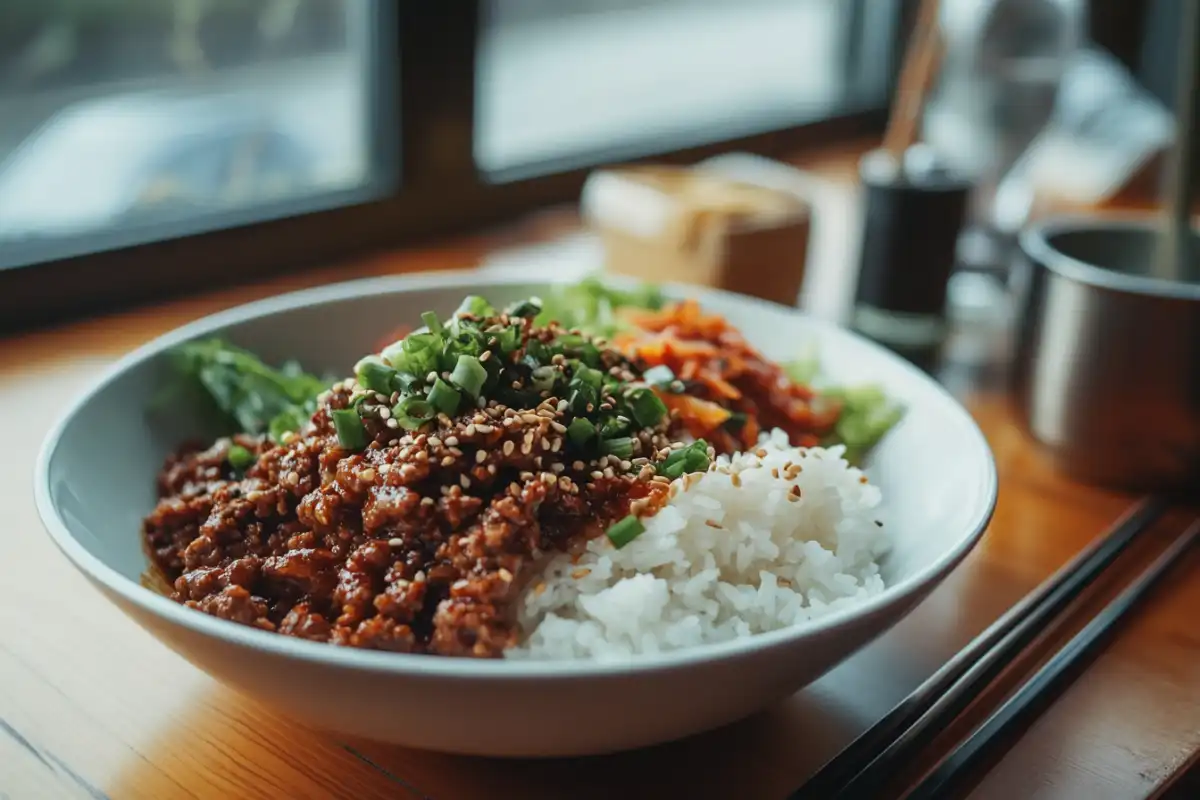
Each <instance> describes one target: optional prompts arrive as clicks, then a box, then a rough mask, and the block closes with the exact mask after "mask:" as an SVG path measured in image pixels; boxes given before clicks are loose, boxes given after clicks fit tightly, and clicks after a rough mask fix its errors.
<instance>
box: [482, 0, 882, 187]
mask: <svg viewBox="0 0 1200 800" xmlns="http://www.w3.org/2000/svg"><path fill="white" fill-rule="evenodd" d="M864 5H867V6H874V5H878V6H881V7H882V6H886V7H888V10H890V9H892V7H893V6H895V3H892V2H891V1H890V0H867V2H865V3H863V2H860V0H738V1H737V2H730V1H729V0H640V1H634V0H485V2H484V3H483V5H482V14H481V20H482V21H481V31H480V44H479V52H478V61H477V75H476V86H477V89H476V135H475V157H476V162H477V164H478V166H479V167H480V168H481V170H482V171H483V172H484V173H486V174H487V175H489V176H491V177H493V178H497V179H501V180H502V179H504V178H505V177H507V176H524V175H529V174H544V173H547V172H553V171H558V170H559V169H561V168H562V167H563V166H564V165H568V164H569V165H570V166H583V165H586V164H594V163H598V162H600V161H605V160H609V159H611V158H620V157H626V156H633V155H644V154H648V153H652V152H656V151H665V150H671V149H677V148H679V147H683V146H689V145H695V144H701V143H705V142H711V141H717V140H721V139H727V138H733V137H736V136H741V135H748V134H753V133H758V132H761V131H766V130H772V129H776V128H781V127H789V126H793V125H798V124H803V123H806V122H810V121H816V120H820V119H822V118H827V117H830V116H833V115H836V114H839V113H844V112H846V111H848V110H851V108H852V107H853V106H854V105H855V103H856V100H857V98H856V97H855V94H856V93H855V91H854V88H855V87H857V86H858V85H860V76H858V75H857V74H856V72H855V69H854V64H853V63H852V60H859V59H861V58H863V57H865V55H866V54H863V53H861V52H858V53H857V56H855V57H854V58H853V59H852V53H855V52H857V49H852V43H853V42H855V41H856V38H855V37H861V33H862V32H861V31H860V30H858V28H861V26H862V23H863V19H864V17H867V16H870V18H871V21H872V23H873V24H875V25H876V26H877V27H878V26H880V25H883V26H887V25H890V24H891V20H892V17H894V14H891V13H889V14H885V15H884V17H886V19H884V18H880V15H879V14H876V13H874V12H875V11H876V10H877V9H869V10H870V11H871V14H869V15H868V14H864V13H862V7H863V6H864ZM875 39H876V40H877V39H878V37H875ZM876 69H878V70H883V69H886V65H885V64H879V66H878V67H876Z"/></svg>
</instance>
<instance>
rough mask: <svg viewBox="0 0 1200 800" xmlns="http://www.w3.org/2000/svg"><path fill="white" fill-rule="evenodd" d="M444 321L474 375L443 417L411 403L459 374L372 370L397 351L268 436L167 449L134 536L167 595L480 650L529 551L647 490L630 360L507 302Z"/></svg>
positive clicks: (397, 647)
mask: <svg viewBox="0 0 1200 800" xmlns="http://www.w3.org/2000/svg"><path fill="white" fill-rule="evenodd" d="M438 327H439V328H440V323H438ZM464 329H465V330H466V333H463V332H462V331H463V330H464ZM456 330H457V331H458V332H457V333H455V336H458V337H459V338H462V337H466V338H465V339H463V341H467V340H469V339H470V337H471V336H474V337H475V338H476V339H478V340H479V344H478V345H477V346H475V350H476V351H478V355H477V356H476V355H472V356H468V357H467V362H468V363H467V366H468V367H470V368H471V369H474V370H476V371H478V367H479V366H482V367H484V368H485V371H486V375H487V378H486V382H485V383H484V384H483V385H482V386H479V385H476V386H474V387H473V388H475V389H476V391H475V392H469V391H463V390H461V388H460V390H456V391H455V392H454V393H453V394H454V396H455V397H457V398H460V399H461V403H460V404H459V405H458V407H457V408H455V410H454V413H449V414H448V413H445V411H444V410H443V411H438V412H437V413H436V415H434V414H433V413H431V412H432V411H434V408H432V407H431V406H430V402H429V401H432V400H437V401H438V402H439V403H440V404H441V405H442V407H443V408H446V406H445V396H446V394H445V392H443V391H441V390H443V389H446V388H448V387H450V386H460V387H461V385H466V386H467V387H468V388H472V387H471V384H472V383H474V381H472V380H471V379H470V376H469V375H467V374H466V373H465V372H464V373H463V375H461V376H460V377H459V378H458V380H459V384H455V383H454V382H453V381H452V378H453V377H454V376H455V375H459V372H460V371H459V370H456V371H454V372H453V373H452V372H451V371H450V370H443V371H442V372H441V373H438V372H437V371H436V370H432V371H430V373H429V374H428V375H426V376H424V377H423V378H418V379H417V381H416V383H415V385H414V384H413V382H412V380H411V378H412V377H413V376H411V375H408V376H405V375H403V374H399V373H397V372H396V370H394V369H392V367H391V366H390V364H391V363H396V362H399V363H402V364H408V365H409V366H410V367H411V363H410V362H409V361H406V360H405V357H404V356H402V355H400V356H395V355H393V358H392V361H391V362H389V361H388V360H387V359H386V358H378V357H377V358H375V359H373V360H370V361H367V362H365V363H364V364H363V365H360V368H359V371H358V377H357V378H356V379H348V380H345V381H342V382H340V383H338V384H336V385H334V386H333V388H332V389H330V390H329V391H328V392H326V393H325V394H324V395H322V396H321V397H320V398H319V402H318V406H317V411H316V413H315V414H314V415H313V416H312V419H311V421H310V422H309V423H308V424H307V425H305V426H304V427H303V428H301V429H300V430H299V431H296V432H294V433H288V434H285V435H283V436H282V437H281V438H280V441H279V442H278V443H276V442H275V441H272V440H271V439H269V438H267V437H265V436H247V435H240V436H235V437H232V438H227V439H222V440H219V441H218V442H216V443H215V444H213V445H211V446H209V447H206V448H202V447H188V448H185V449H184V450H182V451H181V452H180V453H178V454H177V455H175V456H173V457H172V458H170V459H169V460H168V461H167V463H166V465H165V466H164V468H163V470H162V472H161V473H160V475H159V480H158V490H159V497H160V499H159V502H158V505H157V507H156V508H155V509H154V511H153V513H151V514H150V515H149V516H148V517H147V518H146V519H145V522H144V525H143V533H144V536H145V539H146V544H147V547H148V550H149V552H150V554H151V557H152V559H153V561H154V564H155V565H156V566H157V567H158V568H159V569H160V570H161V571H162V572H163V573H164V575H165V576H166V578H167V579H168V581H170V582H171V583H172V586H173V593H172V597H173V599H175V600H176V601H178V602H180V603H183V604H185V605H187V606H189V607H191V608H194V609H197V610H199V611H202V612H205V613H208V614H212V615H215V616H217V617H220V618H222V619H227V620H232V621H234V622H238V623H242V624H245V625H249V626H253V627H256V628H260V629H263V630H267V631H274V632H277V633H281V634H286V635H290V636H297V637H301V638H304V639H310V640H314V641H320V642H330V643H334V644H339V645H346V646H353V647H363V648H372V649H379V650H389V651H396V652H408V653H430V654H438V655H446V656H475V657H496V656H499V655H501V654H502V653H503V651H504V650H505V649H506V648H508V647H510V646H512V645H514V644H515V643H516V642H517V641H518V639H519V637H520V634H521V632H520V631H519V630H518V629H517V626H516V623H515V619H516V607H515V604H516V602H517V601H518V599H519V598H520V596H521V593H522V591H523V590H524V589H525V588H526V587H527V586H528V583H529V581H530V580H535V579H536V574H537V571H538V567H539V563H540V561H541V559H542V558H543V557H544V556H545V555H546V554H549V553H552V552H557V551H568V552H573V551H575V550H576V549H578V548H581V547H582V546H583V545H584V544H585V543H586V542H587V541H588V540H589V539H591V538H592V537H595V536H597V535H603V534H604V532H605V531H606V529H607V528H608V526H610V525H612V524H613V523H614V522H616V521H619V520H622V519H625V518H627V517H628V515H630V514H633V515H635V516H636V515H644V514H648V513H652V512H653V510H654V509H656V508H657V507H658V506H659V505H661V504H662V503H663V502H665V500H666V496H667V491H668V488H669V481H668V479H667V478H666V477H664V476H663V475H660V474H658V470H656V466H655V465H656V464H662V463H663V462H664V460H665V459H668V458H669V457H670V454H671V452H673V451H672V445H671V444H670V440H669V438H668V437H667V435H666V433H667V430H668V427H669V425H670V418H669V415H667V414H666V413H665V409H662V411H663V412H664V413H659V412H658V411H656V410H655V409H654V407H653V403H654V401H652V400H649V399H647V398H646V396H645V395H646V393H647V392H648V390H646V389H645V388H644V387H641V386H639V385H638V384H637V382H636V379H637V376H638V370H637V368H636V365H634V364H632V363H631V362H629V361H628V360H627V359H626V358H624V357H623V356H621V355H620V354H619V353H617V352H616V351H613V350H611V349H607V348H606V347H605V346H604V343H603V342H600V341H592V340H589V339H587V338H586V337H583V336H581V335H580V334H579V333H578V332H576V331H564V330H562V329H559V328H557V327H555V326H550V327H545V328H534V327H533V325H532V323H531V322H530V321H529V319H526V318H522V317H520V316H513V317H509V316H507V315H496V316H491V317H486V318H484V317H474V316H472V315H471V314H470V313H466V314H464V315H462V316H461V317H460V327H459V328H458V329H456ZM510 331H511V332H510ZM417 335H419V336H428V335H429V333H428V332H427V331H426V332H424V333H420V334H417ZM448 337H449V334H441V335H440V337H438V336H435V337H434V338H435V339H436V341H435V342H434V343H435V344H438V343H440V342H442V341H443V340H445V341H447V342H449V341H450V339H449V338H448ZM467 343H468V344H469V343H470V342H469V341H468V342H467ZM418 344H419V342H418ZM425 344H427V345H428V344H429V343H428V342H425ZM446 347H447V348H449V347H452V345H451V344H447V345H446ZM400 352H401V351H399V350H397V351H395V353H400ZM384 355H385V356H386V355H387V353H386V352H385V354H384ZM489 361H491V362H492V363H488V362H489ZM585 362H587V363H585ZM588 363H590V364H592V365H593V366H588V365H587V364H588ZM443 365H444V364H443ZM460 366H461V364H460ZM364 369H365V370H366V373H364ZM372 369H374V370H375V371H374V373H372V372H371V370H372ZM467 372H470V370H467ZM478 374H479V375H481V376H482V375H483V374H484V373H483V372H479V373H478ZM364 375H365V377H364ZM464 376H465V377H464ZM597 376H600V377H597ZM405 379H407V382H405ZM480 380H482V378H481V379H480ZM361 381H366V383H367V384H371V385H374V386H375V388H369V387H368V386H365V385H364V383H362V382H361ZM381 381H382V383H381ZM587 386H592V387H593V388H592V389H587V388H586V387H587ZM393 387H396V388H395V389H394V390H393V391H391V392H389V391H388V390H389V389H392V388H393ZM631 387H632V388H631ZM380 389H382V391H380ZM489 395H491V396H489ZM645 403H650V408H651V411H654V413H649V412H646V411H645V407H644V404H645ZM639 404H641V405H642V408H641V409H640V410H639ZM464 406H465V407H464ZM410 412H411V413H410ZM401 414H404V415H406V416H404V417H402V418H400V417H399V415H401ZM413 414H416V418H417V423H419V424H414V416H413ZM422 415H425V416H427V417H428V419H425V420H421V416H422ZM656 417H657V418H656ZM402 421H403V424H401V422H402ZM406 428H408V429H407V430H406ZM356 440H357V441H356ZM679 447H680V446H679V445H678V444H676V445H674V448H675V451H677V450H678V448H679ZM235 456H236V457H235ZM242 462H245V463H246V464H248V466H247V467H246V468H245V470H244V472H243V471H241V470H239V469H238V468H237V467H236V466H235V464H241V463H242Z"/></svg>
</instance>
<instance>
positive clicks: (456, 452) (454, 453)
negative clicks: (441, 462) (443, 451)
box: [449, 447, 462, 458]
mask: <svg viewBox="0 0 1200 800" xmlns="http://www.w3.org/2000/svg"><path fill="white" fill-rule="evenodd" d="M449 453H450V455H452V456H454V457H455V458H462V450H459V449H458V448H457V447H451V448H450V449H449Z"/></svg>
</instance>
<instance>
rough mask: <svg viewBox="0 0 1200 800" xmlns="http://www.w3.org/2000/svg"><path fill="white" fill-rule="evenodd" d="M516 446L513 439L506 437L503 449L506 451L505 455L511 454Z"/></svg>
mask: <svg viewBox="0 0 1200 800" xmlns="http://www.w3.org/2000/svg"><path fill="white" fill-rule="evenodd" d="M514 447H515V445H513V441H512V439H505V440H504V447H502V448H501V450H502V451H503V452H504V455H506V456H511V455H512V452H513V449H514Z"/></svg>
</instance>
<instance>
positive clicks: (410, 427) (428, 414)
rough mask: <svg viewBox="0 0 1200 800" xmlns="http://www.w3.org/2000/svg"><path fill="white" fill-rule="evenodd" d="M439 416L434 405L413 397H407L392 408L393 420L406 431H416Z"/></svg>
mask: <svg viewBox="0 0 1200 800" xmlns="http://www.w3.org/2000/svg"><path fill="white" fill-rule="evenodd" d="M435 416H437V411H436V410H435V409H434V407H433V405H432V404H431V403H430V402H429V401H428V400H425V399H423V398H420V397H417V396H416V395H413V396H411V397H406V398H404V399H403V400H401V401H400V402H399V403H397V404H396V405H395V407H393V408H392V419H394V420H396V423H397V424H398V425H399V426H400V427H401V428H404V430H406V431H415V430H417V429H418V428H420V427H421V426H422V425H424V424H425V423H426V422H429V421H430V420H431V419H433V418H434V417H435Z"/></svg>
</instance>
